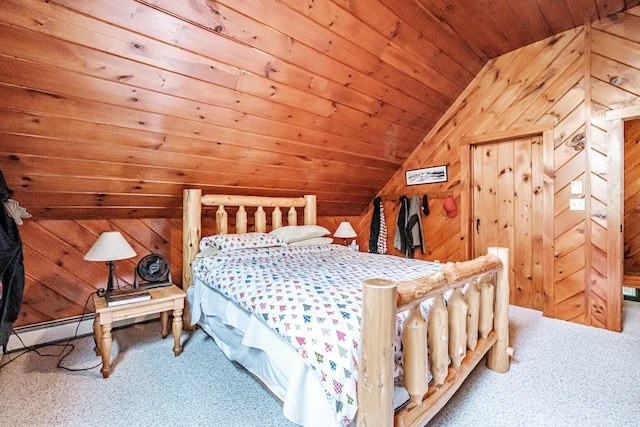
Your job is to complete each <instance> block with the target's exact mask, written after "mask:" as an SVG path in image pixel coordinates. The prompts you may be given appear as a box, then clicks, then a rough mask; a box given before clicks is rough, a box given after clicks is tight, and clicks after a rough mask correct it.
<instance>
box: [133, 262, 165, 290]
mask: <svg viewBox="0 0 640 427" xmlns="http://www.w3.org/2000/svg"><path fill="white" fill-rule="evenodd" d="M138 277H140V279H142V280H144V281H145V282H138ZM168 285H171V270H170V268H169V262H167V260H166V259H165V257H163V256H162V255H159V254H149V255H146V256H145V257H143V258H142V259H141V260H140V262H139V263H138V266H137V267H136V279H135V283H134V287H136V288H137V287H140V286H142V287H145V288H155V287H159V286H168Z"/></svg>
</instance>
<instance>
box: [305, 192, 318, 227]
mask: <svg viewBox="0 0 640 427" xmlns="http://www.w3.org/2000/svg"><path fill="white" fill-rule="evenodd" d="M304 200H305V201H306V202H307V203H306V204H305V205H304V223H305V225H315V224H316V221H317V218H316V217H317V214H316V196H311V195H307V196H304Z"/></svg>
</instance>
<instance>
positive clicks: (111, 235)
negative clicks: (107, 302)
mask: <svg viewBox="0 0 640 427" xmlns="http://www.w3.org/2000/svg"><path fill="white" fill-rule="evenodd" d="M134 256H136V252H135V251H134V250H133V248H132V247H131V246H130V245H129V243H127V241H126V240H125V239H124V237H122V234H120V232H119V231H105V232H104V233H102V234H101V235H100V237H99V238H98V240H96V242H95V243H94V244H93V246H92V247H91V249H89V252H87V254H86V255H85V256H84V259H86V260H87V261H106V262H107V265H108V266H109V280H108V281H107V295H109V294H110V293H111V292H112V291H113V284H114V282H115V280H116V266H115V264H114V261H117V260H120V259H127V258H133V257H134Z"/></svg>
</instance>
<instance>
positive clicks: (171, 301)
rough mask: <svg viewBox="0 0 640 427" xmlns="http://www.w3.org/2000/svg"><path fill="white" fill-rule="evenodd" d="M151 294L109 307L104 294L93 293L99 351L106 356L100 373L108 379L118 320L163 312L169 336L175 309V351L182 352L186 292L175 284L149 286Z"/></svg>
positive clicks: (97, 350)
mask: <svg viewBox="0 0 640 427" xmlns="http://www.w3.org/2000/svg"><path fill="white" fill-rule="evenodd" d="M149 293H150V294H151V299H150V300H146V301H139V302H133V303H129V304H122V305H116V306H111V307H109V306H107V301H106V300H105V299H104V297H99V296H98V295H94V296H93V304H94V305H95V307H96V311H95V314H96V318H95V321H94V323H93V332H94V334H95V337H96V344H97V347H96V354H97V355H102V369H100V372H101V373H102V376H103V377H104V378H108V377H109V374H111V360H110V358H111V341H112V337H111V324H112V323H113V322H114V321H118V320H123V319H130V318H134V317H138V316H146V315H148V314H156V313H160V321H161V323H162V338H166V337H167V336H169V327H168V326H169V325H168V321H169V312H170V311H173V324H172V331H173V341H174V345H173V352H174V353H175V355H176V356H178V355H179V354H180V353H181V352H182V346H181V345H180V336H181V334H182V311H183V310H184V298H185V296H186V294H185V293H184V291H183V290H182V289H180V288H178V287H177V286H175V285H172V286H166V287H162V288H154V289H149Z"/></svg>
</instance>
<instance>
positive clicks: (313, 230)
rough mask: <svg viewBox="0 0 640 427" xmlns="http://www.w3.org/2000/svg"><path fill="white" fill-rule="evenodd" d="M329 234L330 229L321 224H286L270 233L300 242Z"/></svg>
mask: <svg viewBox="0 0 640 427" xmlns="http://www.w3.org/2000/svg"><path fill="white" fill-rule="evenodd" d="M327 234H329V230H327V229H326V228H324V227H322V226H320V225H286V226H284V227H280V228H276V229H275V230H273V231H271V232H270V233H269V235H270V236H273V237H276V238H278V239H280V240H283V241H285V242H287V243H293V242H299V241H301V240H307V239H313V238H314V237H322V236H326V235H327Z"/></svg>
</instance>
